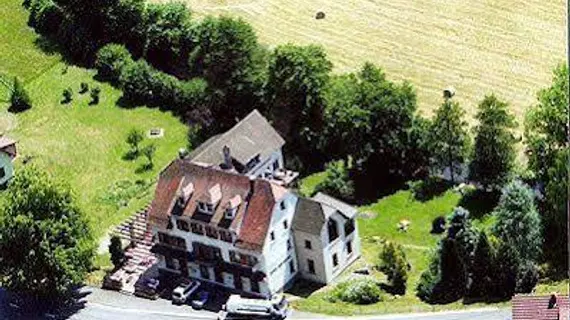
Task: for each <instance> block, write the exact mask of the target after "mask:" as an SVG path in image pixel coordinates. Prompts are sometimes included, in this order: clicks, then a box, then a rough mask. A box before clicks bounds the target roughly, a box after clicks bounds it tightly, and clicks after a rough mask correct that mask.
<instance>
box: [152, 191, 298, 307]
mask: <svg viewBox="0 0 570 320" xmlns="http://www.w3.org/2000/svg"><path fill="white" fill-rule="evenodd" d="M296 202H297V197H296V196H295V195H294V194H292V193H287V194H286V195H285V196H284V197H283V199H282V200H281V201H280V202H278V203H277V204H276V205H275V207H274V208H273V213H272V217H271V223H270V228H269V230H268V231H267V236H266V239H265V242H264V246H263V251H262V252H254V251H248V250H243V249H239V248H237V247H235V246H234V244H233V243H234V242H235V234H232V242H231V243H230V242H226V241H223V240H221V239H213V238H211V237H208V236H207V235H206V234H204V235H199V234H196V233H193V232H191V231H185V230H181V229H178V226H177V223H176V220H178V219H180V220H182V221H186V222H188V223H190V219H188V218H187V217H171V220H172V229H170V230H158V229H156V228H153V234H157V233H158V232H162V233H165V234H168V235H170V236H175V237H179V238H182V239H184V241H185V243H186V250H187V252H193V251H195V249H196V248H193V244H195V243H200V244H202V245H206V246H210V247H215V248H218V249H219V250H220V254H221V258H222V259H223V261H225V262H226V263H232V262H231V259H230V252H231V251H233V252H237V253H241V254H246V255H249V256H251V257H254V258H256V259H257V263H256V264H255V265H253V266H251V269H252V270H253V271H254V272H255V271H261V272H263V273H264V274H265V275H266V277H265V279H264V280H263V281H259V282H258V285H259V292H254V291H253V290H252V280H251V279H250V278H248V277H241V279H239V280H238V281H239V282H240V283H241V288H236V286H235V281H236V279H234V278H235V275H234V274H232V273H230V272H222V281H217V280H220V279H216V274H215V273H216V272H215V269H214V267H213V266H208V265H204V264H202V263H201V262H199V261H191V262H188V263H187V276H188V277H191V278H196V279H199V280H200V281H206V282H211V283H216V284H218V285H222V286H224V287H227V288H229V289H238V290H239V291H243V292H246V293H249V294H251V295H261V296H263V297H266V298H269V297H271V296H272V295H273V294H275V293H276V292H279V291H281V290H282V289H283V288H284V287H285V285H286V284H287V283H289V282H290V281H291V280H292V279H293V278H294V277H295V275H296V274H297V269H298V268H297V260H296V254H295V245H294V241H293V239H292V234H293V232H292V229H291V227H292V223H293V215H294V214H295V206H296ZM205 225H206V224H204V226H205ZM157 239H158V236H157ZM158 257H159V265H158V267H159V268H162V269H165V270H168V271H170V272H173V273H177V274H182V275H185V274H184V272H183V271H182V270H181V269H182V268H183V262H181V261H180V260H179V259H173V260H174V261H173V262H174V263H173V266H174V268H169V267H167V264H166V259H165V257H164V256H163V255H160V254H159V255H158ZM244 267H245V268H247V266H244ZM291 267H293V269H291ZM204 271H206V272H207V275H208V276H207V277H204Z"/></svg>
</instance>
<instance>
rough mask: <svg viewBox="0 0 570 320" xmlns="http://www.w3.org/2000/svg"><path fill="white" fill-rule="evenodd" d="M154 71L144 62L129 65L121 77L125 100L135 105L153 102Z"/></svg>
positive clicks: (125, 67) (120, 82)
mask: <svg viewBox="0 0 570 320" xmlns="http://www.w3.org/2000/svg"><path fill="white" fill-rule="evenodd" d="M154 73H155V71H154V69H153V68H152V67H151V66H150V65H149V64H148V63H146V61H144V60H139V61H136V62H132V63H127V64H126V65H125V66H124V67H123V71H122V72H121V75H120V76H119V84H120V87H121V88H122V89H123V95H124V97H125V99H127V100H128V101H130V102H131V103H135V104H146V103H148V102H149V101H153V92H152V88H153V85H152V81H153V80H154Z"/></svg>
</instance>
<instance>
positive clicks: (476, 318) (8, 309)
mask: <svg viewBox="0 0 570 320" xmlns="http://www.w3.org/2000/svg"><path fill="white" fill-rule="evenodd" d="M80 292H81V294H82V295H83V298H82V299H81V303H80V304H78V305H77V306H75V307H73V308H71V310H66V311H64V312H62V313H59V314H58V315H53V316H51V315H50V314H47V315H46V314H43V315H31V314H29V313H25V312H24V311H23V310H18V308H14V307H12V306H10V305H9V301H8V300H9V299H8V298H7V296H6V294H5V292H4V291H2V290H0V319H30V320H32V319H72V320H107V319H121V320H123V319H124V320H151V319H152V320H162V319H165V320H166V319H194V320H210V319H211V320H215V319H217V313H216V312H212V311H197V310H194V309H192V308H191V307H190V306H187V305H182V306H176V305H172V303H171V302H170V301H167V300H162V299H159V300H156V301H150V300H146V299H141V298H137V297H132V296H127V295H124V294H121V293H119V292H115V291H108V290H102V289H99V288H83V289H81V291H80ZM291 318H292V319H307V320H316V319H328V320H337V319H338V320H341V319H342V320H346V319H347V317H342V318H341V317H328V316H323V315H318V314H308V313H302V312H293V314H292V317H291ZM349 318H350V319H354V320H391V319H393V320H416V319H420V320H483V319H484V320H510V319H511V317H510V310H508V309H480V310H471V311H450V312H438V313H413V314H399V315H382V316H362V317H349Z"/></svg>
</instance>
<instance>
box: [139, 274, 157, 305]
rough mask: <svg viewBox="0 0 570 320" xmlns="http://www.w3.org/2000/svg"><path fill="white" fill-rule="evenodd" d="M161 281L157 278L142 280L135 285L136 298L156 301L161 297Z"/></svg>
mask: <svg viewBox="0 0 570 320" xmlns="http://www.w3.org/2000/svg"><path fill="white" fill-rule="evenodd" d="M159 285H160V281H159V280H158V279H155V278H144V279H141V281H139V282H138V283H137V284H136V285H135V296H137V297H143V298H147V299H152V300H156V299H158V297H159V296H160V292H159V289H158V288H159Z"/></svg>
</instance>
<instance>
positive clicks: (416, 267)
mask: <svg viewBox="0 0 570 320" xmlns="http://www.w3.org/2000/svg"><path fill="white" fill-rule="evenodd" d="M321 176H322V175H319V174H314V175H311V176H309V177H307V178H305V179H303V180H302V182H301V189H302V190H304V192H308V193H311V192H312V188H313V186H314V185H316V184H317V183H318V182H319V180H320V179H322V177H321ZM460 203H461V195H460V194H458V193H457V192H454V191H451V190H450V191H447V192H445V193H443V194H442V195H440V196H436V197H434V198H433V199H431V200H429V201H418V200H416V199H415V198H414V197H413V195H412V193H411V192H410V191H399V192H397V193H395V194H393V195H390V196H387V197H385V198H382V199H380V200H378V201H377V202H376V203H373V204H370V205H368V206H364V207H360V208H359V211H360V212H363V213H364V212H367V213H374V216H373V217H372V218H360V219H359V220H358V227H359V231H360V237H361V240H362V241H361V242H362V243H361V250H362V259H360V261H358V262H357V264H358V265H360V266H362V265H365V264H367V265H369V266H371V265H374V264H375V263H376V262H377V261H378V254H379V253H380V250H381V248H382V244H381V240H382V239H386V240H390V241H394V242H396V243H399V244H401V245H402V246H403V247H404V251H405V252H406V256H407V258H408V261H409V263H410V264H411V266H412V269H411V271H410V273H409V277H408V283H407V291H406V294H405V295H404V296H402V297H399V298H394V297H390V296H387V300H386V301H382V302H378V303H375V304H371V305H366V306H359V305H353V304H349V303H343V302H335V303H331V302H329V301H328V300H327V299H326V294H327V290H329V289H330V288H331V287H330V286H329V287H325V288H323V289H321V290H319V291H316V292H314V293H312V294H310V295H308V296H307V297H305V298H303V297H301V298H300V299H298V300H296V301H294V302H292V304H293V306H294V307H295V308H297V309H299V310H302V311H306V312H315V313H326V314H334V315H355V314H378V313H402V312H427V311H440V310H450V309H463V308H466V307H469V308H472V307H475V308H477V307H484V306H485V305H486V304H484V303H477V304H469V305H465V304H463V302H462V301H457V302H454V303H451V304H446V305H429V304H427V303H423V302H422V301H421V300H419V299H418V298H417V297H416V296H415V288H416V286H417V283H418V281H419V278H420V275H421V273H422V272H423V271H424V270H425V269H426V268H427V266H428V264H429V259H430V254H431V252H432V250H434V249H435V248H436V245H437V242H438V239H439V237H440V236H437V235H432V234H430V230H431V223H432V220H433V219H434V218H436V217H438V216H447V215H448V214H449V213H451V212H452V210H453V208H454V207H456V206H458V205H459V204H460ZM489 216H490V215H485V214H481V215H480V216H479V219H476V220H475V221H474V224H475V225H478V226H481V227H486V225H485V224H486V223H487V222H488V220H489ZM401 219H407V220H409V221H410V222H411V224H410V226H409V229H408V231H407V232H400V231H399V230H398V228H397V223H398V222H399V221H400V220H401ZM349 272H350V270H348V272H346V273H345V275H344V277H348V273H349ZM373 276H375V277H376V278H377V279H379V280H381V281H385V277H384V275H382V274H381V273H378V272H373ZM341 277H342V276H341ZM553 291H557V292H559V293H564V294H567V293H568V281H560V282H548V283H540V284H539V285H538V286H537V287H536V293H537V294H549V293H551V292H553ZM508 306H509V303H508V302H503V303H498V304H497V303H496V304H493V307H508Z"/></svg>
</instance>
